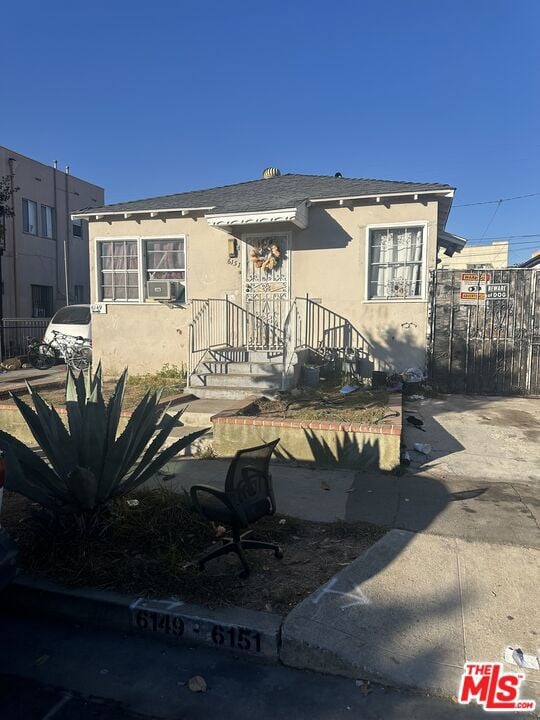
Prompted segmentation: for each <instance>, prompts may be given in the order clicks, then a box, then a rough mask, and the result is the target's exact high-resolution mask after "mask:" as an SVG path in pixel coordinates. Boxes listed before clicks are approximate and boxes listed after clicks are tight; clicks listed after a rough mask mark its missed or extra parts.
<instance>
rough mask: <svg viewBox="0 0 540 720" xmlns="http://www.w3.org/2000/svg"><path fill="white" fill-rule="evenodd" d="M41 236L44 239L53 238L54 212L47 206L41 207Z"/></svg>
mask: <svg viewBox="0 0 540 720" xmlns="http://www.w3.org/2000/svg"><path fill="white" fill-rule="evenodd" d="M41 235H42V237H45V238H50V239H51V240H52V239H53V238H54V210H53V209H52V207H49V206H48V205H42V206H41Z"/></svg>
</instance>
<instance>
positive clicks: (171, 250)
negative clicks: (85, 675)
mask: <svg viewBox="0 0 540 720" xmlns="http://www.w3.org/2000/svg"><path fill="white" fill-rule="evenodd" d="M144 245H145V262H146V265H145V267H146V279H147V280H175V281H177V301H178V302H184V301H185V296H186V289H185V283H186V252H185V243H184V238H165V239H163V240H145V243H144Z"/></svg>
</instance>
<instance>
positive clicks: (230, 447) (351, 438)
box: [212, 395, 402, 471]
mask: <svg viewBox="0 0 540 720" xmlns="http://www.w3.org/2000/svg"><path fill="white" fill-rule="evenodd" d="M396 413H398V414H397V415H396ZM387 414H388V416H389V417H387V418H385V419H384V420H383V421H382V422H380V423H377V424H376V425H357V424H354V423H342V422H319V421H311V422H308V421H302V420H276V419H270V418H260V417H256V416H253V417H252V416H238V415H233V416H231V415H226V414H218V415H214V417H213V418H212V423H213V425H214V441H213V447H214V451H215V452H216V454H217V455H218V456H219V457H232V456H233V455H234V454H235V452H236V451H237V450H238V449H239V448H244V447H250V446H253V445H260V444H261V443H265V442H269V441H270V440H274V439H275V438H276V437H279V438H280V443H279V445H278V447H277V449H276V454H277V456H278V457H279V458H280V459H281V460H285V461H292V462H300V463H305V464H308V465H317V466H319V467H321V466H323V467H325V466H326V467H332V466H339V467H346V468H352V469H358V468H366V467H372V468H374V469H379V470H387V471H391V470H395V469H396V468H397V467H398V466H399V458H400V443H401V430H402V405H401V395H392V396H391V397H390V400H389V403H388V412H387Z"/></svg>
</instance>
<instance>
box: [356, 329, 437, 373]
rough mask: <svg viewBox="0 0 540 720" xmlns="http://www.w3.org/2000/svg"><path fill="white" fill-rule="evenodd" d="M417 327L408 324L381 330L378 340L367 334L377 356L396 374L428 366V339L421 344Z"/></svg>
mask: <svg viewBox="0 0 540 720" xmlns="http://www.w3.org/2000/svg"><path fill="white" fill-rule="evenodd" d="M416 330H417V325H416V323H414V322H406V321H404V322H403V323H401V324H399V325H394V326H390V327H386V328H384V329H381V331H380V333H379V337H378V338H376V339H375V338H373V337H372V336H370V334H369V333H366V337H367V342H369V344H370V345H371V346H373V347H374V348H376V349H377V355H378V357H379V358H380V359H381V361H383V362H384V363H386V364H387V365H388V366H389V367H391V368H392V369H393V370H394V371H395V372H402V371H403V370H407V369H408V368H410V367H419V368H420V369H421V370H423V369H425V368H426V366H427V338H423V340H424V341H423V342H419V341H418V338H417V337H416Z"/></svg>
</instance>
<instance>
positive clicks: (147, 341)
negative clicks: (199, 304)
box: [90, 218, 242, 375]
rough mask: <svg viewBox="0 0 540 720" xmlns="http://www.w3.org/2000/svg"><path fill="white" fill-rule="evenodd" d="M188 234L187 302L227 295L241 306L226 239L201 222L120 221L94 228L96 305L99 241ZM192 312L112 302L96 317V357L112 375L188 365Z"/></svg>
mask: <svg viewBox="0 0 540 720" xmlns="http://www.w3.org/2000/svg"><path fill="white" fill-rule="evenodd" d="M161 235H185V236H186V247H187V265H188V271H187V294H188V300H189V299H190V298H191V299H204V298H208V297H213V298H222V297H225V295H227V294H228V295H229V296H231V299H233V300H235V301H237V302H240V301H241V297H240V295H241V287H242V276H241V269H240V268H239V267H236V266H235V265H234V264H230V263H229V262H228V260H229V256H228V246H227V236H226V234H225V233H224V232H222V231H220V230H215V229H214V228H211V227H210V226H209V225H208V223H207V222H206V221H205V220H204V219H202V218H199V219H197V220H194V219H191V218H183V219H182V218H172V219H167V220H166V222H163V221H162V220H141V221H140V223H138V222H136V221H132V220H121V221H115V222H113V223H107V222H93V223H91V224H90V237H91V240H90V275H91V281H92V302H96V300H97V277H96V257H95V249H96V238H108V237H111V238H113V237H159V236H161ZM190 321H191V307H189V306H187V307H183V308H169V307H167V306H165V305H162V304H160V303H158V302H143V303H136V304H135V303H124V304H120V303H116V304H115V303H109V304H108V305H107V313H106V314H103V315H101V314H93V315H92V344H93V348H94V358H95V359H96V361H97V360H101V361H102V363H103V366H104V370H105V373H106V374H107V375H117V374H118V373H119V372H121V371H122V370H123V368H124V367H126V366H128V367H129V371H130V373H131V374H132V375H140V374H144V373H147V372H155V371H156V370H160V369H161V368H162V367H163V365H165V364H169V365H182V364H184V365H187V364H188V357H187V356H188V342H189V340H188V325H189V323H190Z"/></svg>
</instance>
